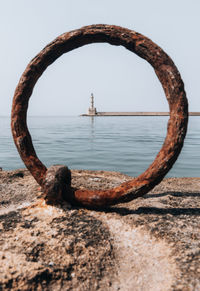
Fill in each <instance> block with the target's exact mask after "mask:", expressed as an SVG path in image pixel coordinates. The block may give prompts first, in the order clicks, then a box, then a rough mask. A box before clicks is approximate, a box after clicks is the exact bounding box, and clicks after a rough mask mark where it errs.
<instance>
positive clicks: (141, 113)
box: [81, 112, 200, 117]
mask: <svg viewBox="0 0 200 291" xmlns="http://www.w3.org/2000/svg"><path fill="white" fill-rule="evenodd" d="M81 116H90V117H91V116H92V117H93V116H169V112H97V113H96V114H87V113H86V114H81ZM189 116H200V112H189Z"/></svg>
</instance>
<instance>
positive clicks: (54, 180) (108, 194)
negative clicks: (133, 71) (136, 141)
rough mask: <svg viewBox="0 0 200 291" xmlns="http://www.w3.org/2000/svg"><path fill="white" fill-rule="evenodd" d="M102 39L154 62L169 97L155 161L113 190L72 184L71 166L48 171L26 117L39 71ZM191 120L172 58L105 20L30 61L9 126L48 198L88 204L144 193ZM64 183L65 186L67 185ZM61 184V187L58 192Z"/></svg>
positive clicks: (167, 164)
mask: <svg viewBox="0 0 200 291" xmlns="http://www.w3.org/2000/svg"><path fill="white" fill-rule="evenodd" d="M100 42H106V43H109V44H111V45H117V46H118V45H122V46H124V47H125V48H127V49H128V50H130V51H131V52H134V53H135V54H137V55H138V56H140V57H141V58H143V59H145V60H146V61H148V62H149V63H150V64H151V65H152V66H153V68H154V70H155V73H156V75H157V76H158V79H159V80H160V82H161V84H162V86H163V89H164V92H165V95H166V98H167V101H168V103H169V109H170V118H169V121H168V127H167V136H166V138H165V141H164V143H163V146H162V148H161V150H160V152H159V153H158V154H157V156H156V158H155V160H154V161H153V163H152V164H151V165H150V166H149V168H148V169H147V170H146V171H145V172H144V173H142V174H141V175H139V176H138V177H137V178H134V179H132V180H131V181H129V182H125V183H123V184H121V185H120V186H118V187H116V188H113V189H110V190H99V191H96V190H95V191H91V190H87V189H85V190H82V189H72V188H71V187H70V177H69V176H70V175H69V172H68V171H69V170H67V168H65V167H64V168H62V167H58V168H56V169H55V168H54V169H53V170H52V169H51V170H49V171H47V168H46V167H45V165H43V163H42V162H41V161H40V160H39V158H38V157H37V155H36V152H35V150H34V147H33V144H32V139H31V135H30V133H29V131H28V128H27V123H26V117H27V108H28V101H29V98H30V96H31V94H32V90H33V88H34V86H35V84H36V82H37V80H38V79H39V77H40V76H41V75H42V73H43V72H44V71H45V69H46V68H47V67H48V66H49V65H51V64H52V63H53V62H54V61H55V60H56V59H57V58H59V57H60V56H61V55H62V54H64V53H67V52H69V51H71V50H73V49H76V48H78V47H81V46H84V45H86V44H90V43H100ZM187 122H188V103H187V98H186V94H185V91H184V84H183V81H182V79H181V76H180V74H179V72H178V70H177V68H176V66H175V65H174V63H173V61H172V60H171V58H170V57H169V56H168V55H167V54H166V53H165V52H164V51H163V50H162V49H161V48H160V47H159V46H157V45H156V44H155V43H153V42H152V41H151V40H150V39H148V38H147V37H145V36H143V35H141V34H139V33H137V32H135V31H132V30H129V29H126V28H122V27H119V26H113V25H103V24H101V25H91V26H86V27H83V28H80V29H77V30H74V31H71V32H67V33H64V34H62V35H60V36H59V37H57V38H56V39H55V40H54V41H53V42H51V43H50V44H48V45H47V46H46V47H45V48H44V49H43V50H42V51H41V52H40V53H39V54H38V55H37V56H36V57H35V58H34V59H33V60H32V61H31V62H30V63H29V64H28V66H27V68H26V70H25V71H24V73H23V75H22V76H21V79H20V81H19V84H18V86H17V88H16V91H15V94H14V99H13V105H12V121H11V127H12V133H13V138H14V141H15V144H16V147H17V149H18V151H19V154H20V156H21V158H22V160H23V161H24V163H25V165H26V167H27V168H28V169H29V171H30V172H31V174H32V175H33V177H34V178H35V179H36V181H37V182H38V183H39V185H40V186H41V187H42V189H43V191H44V192H45V193H46V199H47V200H52V202H53V201H55V200H56V199H57V198H58V199H60V198H61V197H64V198H65V199H66V200H69V201H73V202H74V203H79V204H81V205H85V206H105V205H111V204H116V203H119V202H126V201H130V200H132V199H134V198H136V197H139V196H142V195H144V194H146V193H147V192H148V191H149V190H151V189H152V188H153V187H154V186H155V185H157V184H158V183H160V181H161V180H162V179H163V177H164V176H165V175H166V174H167V172H168V171H169V170H170V169H171V167H172V166H173V164H174V163H175V161H176V159H177V158H178V155H179V153H180V151H181V149H182V146H183V141H184V138H185V135H186V131H187ZM63 173H65V174H66V175H67V176H68V178H66V180H65V179H63ZM49 181H50V182H49ZM59 184H60V188H59V186H58V185H59ZM64 184H66V187H65V186H63V185H64ZM56 185H57V186H56ZM57 187H58V188H59V189H58V193H57V194H56V189H57ZM52 189H53V190H52Z"/></svg>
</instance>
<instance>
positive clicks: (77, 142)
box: [0, 116, 200, 177]
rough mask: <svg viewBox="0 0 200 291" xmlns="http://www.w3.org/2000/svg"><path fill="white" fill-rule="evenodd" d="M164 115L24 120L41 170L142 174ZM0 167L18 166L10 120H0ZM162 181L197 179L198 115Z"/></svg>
mask: <svg viewBox="0 0 200 291" xmlns="http://www.w3.org/2000/svg"><path fill="white" fill-rule="evenodd" d="M167 121H168V117H166V116H162V117H161V116H157V117H152V116H148V117H147V116H139V117H135V116H131V117H128V116H127V117H95V118H91V117H78V116H76V117H29V118H28V126H29V130H30V133H31V135H32V138H33V143H34V147H35V149H36V152H37V155H38V157H39V158H40V159H41V160H42V162H43V163H44V164H45V165H46V166H50V165H53V164H65V165H67V166H68V167H69V168H71V169H88V170H108V171H119V172H122V173H125V174H128V175H130V176H137V175H139V174H140V173H142V172H143V171H144V170H145V169H146V168H147V167H148V166H149V164H150V163H151V162H152V161H153V160H154V158H155V156H156V154H157V153H158V151H159V150H160V148H161V146H162V143H163V141H164V138H165V135H166V127H167ZM0 167H2V168H3V169H4V170H10V169H17V168H22V167H24V164H23V163H22V161H21V159H20V157H19V154H18V152H17V150H16V148H15V145H14V143H13V139H12V135H11V130H10V118H9V117H0ZM168 177H200V117H195V116H191V117H190V119H189V128H188V133H187V137H186V139H185V143H184V148H183V150H182V152H181V154H180V156H179V158H178V160H177V162H176V163H175V165H174V167H173V168H172V170H171V171H170V172H169V174H168Z"/></svg>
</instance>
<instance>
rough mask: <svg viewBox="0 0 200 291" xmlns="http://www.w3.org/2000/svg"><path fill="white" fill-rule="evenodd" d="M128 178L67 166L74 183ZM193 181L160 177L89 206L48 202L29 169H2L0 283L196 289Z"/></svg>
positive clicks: (197, 210) (197, 227)
mask: <svg viewBox="0 0 200 291" xmlns="http://www.w3.org/2000/svg"><path fill="white" fill-rule="evenodd" d="M129 179H131V178H130V177H128V176H125V175H122V174H119V173H114V172H103V171H99V172H91V171H72V184H73V186H74V187H79V188H84V187H87V188H89V189H99V188H101V189H102V188H103V189H106V188H107V189H108V188H111V187H115V186H117V185H119V184H120V183H122V182H124V181H128V180H129ZM199 189H200V178H179V179H176V178H170V179H165V180H164V181H163V182H161V183H160V185H158V186H157V187H156V188H155V189H154V190H153V191H151V192H150V193H149V194H148V195H146V196H144V198H138V199H137V200H134V201H132V202H129V203H126V204H123V205H122V204H120V205H118V206H117V207H111V208H107V209H104V210H102V211H94V210H89V209H88V210H87V209H73V208H71V207H70V205H68V204H63V205H60V206H51V205H46V204H45V202H44V200H42V199H41V198H40V195H41V192H40V189H39V188H38V185H37V183H36V182H35V180H34V179H33V177H32V176H31V175H30V174H29V172H28V171H27V170H17V171H9V172H5V171H1V172H0V218H1V219H0V246H1V247H0V290H75V291H76V290H77V291H79V290H91V291H93V290H94V291H95V290H110V291H111V290H124V291H127V290H128V291H130V290H136V291H137V290H138V291H139V290H159V291H160V290H163V291H165V290H179V291H180V290H181V291H182V290H184V291H186V290H187V291H188V290H195V291H196V290H200V267H199V265H200V264H199V263H200V224H199V216H200V200H199V197H200V190H199ZM36 197H37V199H36Z"/></svg>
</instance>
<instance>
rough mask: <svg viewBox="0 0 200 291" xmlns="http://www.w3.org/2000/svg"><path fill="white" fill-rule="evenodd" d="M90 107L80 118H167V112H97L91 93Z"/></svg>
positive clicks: (193, 114) (198, 113)
mask: <svg viewBox="0 0 200 291" xmlns="http://www.w3.org/2000/svg"><path fill="white" fill-rule="evenodd" d="M90 99H91V100H90V107H89V108H88V113H85V114H81V116H169V112H155V111H153V112H151V111H147V112H144V111H135V112H98V111H97V109H96V108H95V107H94V95H93V93H91V97H90ZM189 115H190V116H200V112H189Z"/></svg>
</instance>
